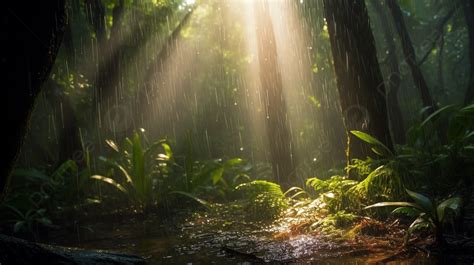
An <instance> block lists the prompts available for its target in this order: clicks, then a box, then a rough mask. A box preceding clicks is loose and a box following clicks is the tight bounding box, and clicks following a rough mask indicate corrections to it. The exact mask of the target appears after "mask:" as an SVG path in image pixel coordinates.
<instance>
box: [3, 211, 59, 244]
mask: <svg viewBox="0 0 474 265" xmlns="http://www.w3.org/2000/svg"><path fill="white" fill-rule="evenodd" d="M4 207H5V209H7V210H9V212H10V213H11V214H8V213H5V214H6V215H7V216H10V218H8V219H6V220H3V221H4V222H5V223H11V224H12V225H13V233H14V234H17V233H23V234H31V235H33V237H37V233H38V228H39V227H40V226H43V227H49V228H51V227H55V226H54V225H53V222H52V221H51V219H50V218H49V217H48V215H47V214H46V209H44V208H31V209H28V210H26V211H25V212H23V211H21V210H20V209H18V208H16V207H14V206H11V205H8V204H6V205H4Z"/></svg>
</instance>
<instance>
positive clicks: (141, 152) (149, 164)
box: [91, 130, 173, 208]
mask: <svg viewBox="0 0 474 265" xmlns="http://www.w3.org/2000/svg"><path fill="white" fill-rule="evenodd" d="M141 132H142V133H143V132H144V130H142V131H141ZM106 143H107V145H108V146H109V147H110V148H112V149H113V150H114V151H115V153H116V154H117V155H118V156H116V157H115V158H106V157H99V159H100V160H101V161H103V162H104V163H105V164H107V165H109V166H110V168H109V170H108V173H107V174H106V175H105V176H104V175H93V176H91V178H92V179H95V180H99V181H101V182H104V183H107V184H110V185H112V186H113V187H115V188H116V189H117V190H119V191H121V192H123V193H124V194H126V195H127V196H128V198H129V199H131V200H132V202H133V203H135V205H136V206H139V207H144V208H148V207H150V206H152V205H153V204H155V203H156V202H157V200H158V199H159V195H161V193H160V192H158V191H159V189H162V188H163V187H162V186H159V185H158V183H159V182H160V179H159V177H160V176H163V175H166V174H167V172H168V168H169V163H170V162H171V161H172V158H173V152H172V150H171V147H170V145H169V144H168V142H167V141H166V140H159V141H156V142H153V143H152V144H150V145H149V146H147V147H144V146H143V145H144V137H143V136H142V135H141V134H140V133H139V132H135V133H134V134H133V135H132V137H131V138H128V137H127V138H126V139H125V142H124V144H123V145H122V146H121V147H119V146H118V145H117V144H116V143H115V142H114V141H112V140H106ZM158 148H162V150H163V152H162V153H158V152H157V149H158ZM117 172H118V173H119V174H117ZM118 175H121V176H122V177H121V180H118ZM161 181H162V180H161Z"/></svg>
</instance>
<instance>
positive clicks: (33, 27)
mask: <svg viewBox="0 0 474 265" xmlns="http://www.w3.org/2000/svg"><path fill="white" fill-rule="evenodd" d="M2 13H3V14H2V28H3V30H4V33H3V35H4V44H6V45H8V47H7V48H5V51H8V52H5V53H4V55H3V56H2V62H1V63H2V69H9V71H8V74H7V76H6V77H4V78H2V79H3V80H4V82H6V83H4V84H3V85H4V87H5V88H6V89H7V111H8V124H7V125H6V127H7V128H8V130H9V132H8V133H7V134H6V136H5V137H6V138H5V139H4V142H5V143H6V150H5V151H4V152H3V153H4V159H2V165H1V170H2V171H1V172H0V199H2V198H1V196H2V194H5V192H4V190H5V188H6V186H7V184H8V179H9V175H10V172H11V169H12V166H13V164H14V163H15V161H16V157H17V154H18V151H19V149H20V147H21V145H22V143H23V138H24V135H25V133H26V131H27V130H28V126H27V122H28V119H29V117H30V113H31V111H32V109H33V106H34V102H35V99H36V97H37V95H38V93H39V91H40V88H41V85H42V84H43V82H44V81H45V80H46V79H47V77H48V75H49V72H50V70H51V67H52V66H53V63H54V60H55V58H56V55H57V52H58V49H59V46H60V43H61V39H62V35H63V32H64V28H65V24H66V23H65V22H66V21H65V20H66V16H65V1H64V0H50V1H33V2H31V3H29V4H28V8H25V5H24V3H19V4H11V5H10V6H7V8H5V9H3V11H2ZM5 73H6V72H5Z"/></svg>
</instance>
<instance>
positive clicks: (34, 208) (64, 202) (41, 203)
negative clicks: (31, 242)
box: [0, 160, 88, 236]
mask: <svg viewBox="0 0 474 265" xmlns="http://www.w3.org/2000/svg"><path fill="white" fill-rule="evenodd" d="M13 176H14V179H13V180H14V181H13V183H12V189H13V190H14V191H15V192H14V193H10V194H9V196H7V198H6V200H5V202H4V203H3V204H2V205H0V212H1V216H2V218H1V219H2V222H4V223H6V224H11V225H12V231H13V233H21V234H25V235H33V236H36V235H37V233H38V229H39V228H40V227H54V226H53V223H52V221H51V220H52V218H53V217H54V216H52V214H53V213H54V214H55V216H58V215H60V214H62V213H64V212H65V211H66V210H68V209H71V208H74V207H75V206H76V205H81V204H82V203H83V201H84V200H85V196H84V187H85V186H86V184H87V179H88V178H87V171H85V170H84V171H79V169H78V167H77V164H76V163H75V162H74V161H72V160H68V161H65V162H64V163H62V164H61V165H59V166H58V167H57V168H56V169H54V170H52V171H50V170H48V169H43V170H39V169H34V168H28V169H27V168H17V169H15V170H14V172H13Z"/></svg>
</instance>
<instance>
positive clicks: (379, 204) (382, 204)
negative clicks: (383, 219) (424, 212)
mask: <svg viewBox="0 0 474 265" xmlns="http://www.w3.org/2000/svg"><path fill="white" fill-rule="evenodd" d="M387 206H398V207H413V208H417V209H420V207H419V206H418V205H416V204H414V203H411V202H379V203H375V204H372V205H369V206H366V207H364V210H367V209H370V208H376V207H387ZM420 210H421V209H420Z"/></svg>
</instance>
